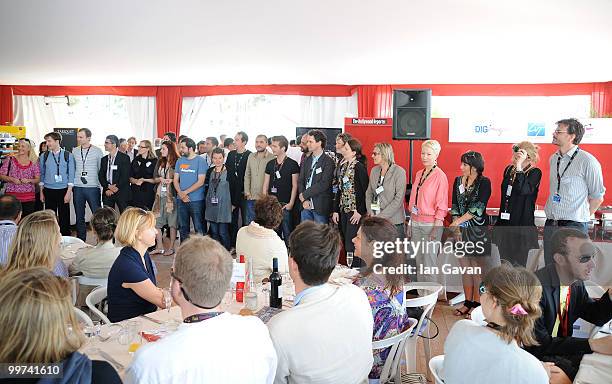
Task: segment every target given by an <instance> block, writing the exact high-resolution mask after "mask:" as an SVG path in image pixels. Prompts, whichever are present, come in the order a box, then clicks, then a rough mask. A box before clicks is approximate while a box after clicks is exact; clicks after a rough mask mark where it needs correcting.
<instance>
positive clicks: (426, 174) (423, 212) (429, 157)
mask: <svg viewBox="0 0 612 384" xmlns="http://www.w3.org/2000/svg"><path fill="white" fill-rule="evenodd" d="M440 150H441V147H440V143H439V142H438V141H436V140H427V141H424V142H423V144H422V145H421V162H422V163H423V166H424V167H425V168H423V169H421V170H419V171H418V172H417V173H416V176H415V179H414V180H415V183H414V184H413V186H412V191H411V192H410V202H409V203H408V211H409V212H410V223H411V224H410V229H411V233H412V239H411V240H412V241H413V242H417V241H421V242H423V245H422V246H421V247H420V248H418V252H417V253H416V255H415V257H416V262H417V272H419V270H420V265H423V266H424V267H434V266H436V265H437V258H438V254H437V250H439V247H433V246H432V245H430V246H429V249H427V248H423V246H424V242H425V241H440V239H441V237H442V229H443V227H444V218H445V217H446V214H447V212H448V179H447V178H446V174H445V173H444V171H442V169H440V168H439V167H438V166H437V159H438V156H439V155H440ZM436 280H437V279H436V278H435V276H431V275H427V274H420V273H417V281H436Z"/></svg>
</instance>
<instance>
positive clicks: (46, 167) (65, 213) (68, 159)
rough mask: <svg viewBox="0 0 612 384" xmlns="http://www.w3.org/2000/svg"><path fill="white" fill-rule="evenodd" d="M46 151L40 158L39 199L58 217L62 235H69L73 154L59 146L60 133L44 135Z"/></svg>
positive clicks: (72, 185)
mask: <svg viewBox="0 0 612 384" xmlns="http://www.w3.org/2000/svg"><path fill="white" fill-rule="evenodd" d="M45 141H46V142H47V152H45V153H44V155H43V156H41V158H40V201H41V202H43V203H45V208H46V209H50V210H52V211H53V212H54V213H55V214H56V215H57V218H58V220H57V221H58V223H59V226H60V230H61V232H62V235H63V236H70V235H71V234H72V233H71V231H70V200H71V199H72V188H73V187H74V156H72V154H71V153H70V152H67V151H66V150H64V149H63V148H62V147H61V143H62V135H61V134H60V133H59V132H50V133H47V134H46V135H45Z"/></svg>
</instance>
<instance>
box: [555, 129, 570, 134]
mask: <svg viewBox="0 0 612 384" xmlns="http://www.w3.org/2000/svg"><path fill="white" fill-rule="evenodd" d="M555 133H556V134H557V135H558V134H560V133H567V131H561V130H558V129H555Z"/></svg>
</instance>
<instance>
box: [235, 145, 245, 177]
mask: <svg viewBox="0 0 612 384" xmlns="http://www.w3.org/2000/svg"><path fill="white" fill-rule="evenodd" d="M245 153H246V151H245V152H242V153H241V154H240V157H238V152H236V157H234V174H235V175H236V177H238V166H239V165H240V162H241V161H242V157H243V156H244V154H245Z"/></svg>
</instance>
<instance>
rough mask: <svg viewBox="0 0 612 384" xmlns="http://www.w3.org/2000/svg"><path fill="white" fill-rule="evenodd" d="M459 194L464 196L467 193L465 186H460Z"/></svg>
mask: <svg viewBox="0 0 612 384" xmlns="http://www.w3.org/2000/svg"><path fill="white" fill-rule="evenodd" d="M459 193H460V194H462V195H463V194H464V193H465V187H464V186H463V184H459Z"/></svg>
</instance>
